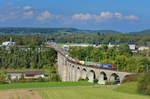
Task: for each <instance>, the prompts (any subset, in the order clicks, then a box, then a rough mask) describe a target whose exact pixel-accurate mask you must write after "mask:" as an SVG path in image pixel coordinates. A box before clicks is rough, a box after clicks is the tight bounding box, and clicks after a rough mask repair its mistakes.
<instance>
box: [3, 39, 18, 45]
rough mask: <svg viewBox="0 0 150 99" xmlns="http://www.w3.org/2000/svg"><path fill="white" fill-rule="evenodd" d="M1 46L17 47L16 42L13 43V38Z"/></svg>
mask: <svg viewBox="0 0 150 99" xmlns="http://www.w3.org/2000/svg"><path fill="white" fill-rule="evenodd" d="M1 46H5V47H10V46H16V42H12V38H10V41H6V42H3V43H2V45H1Z"/></svg>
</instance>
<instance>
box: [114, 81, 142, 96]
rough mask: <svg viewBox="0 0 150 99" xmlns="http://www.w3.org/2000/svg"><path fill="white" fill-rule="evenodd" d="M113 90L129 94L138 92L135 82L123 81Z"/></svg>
mask: <svg viewBox="0 0 150 99" xmlns="http://www.w3.org/2000/svg"><path fill="white" fill-rule="evenodd" d="M113 90H114V91H118V92H124V93H130V94H139V93H138V89H137V82H130V83H125V84H122V85H120V86H118V87H115V88H114V89H113Z"/></svg>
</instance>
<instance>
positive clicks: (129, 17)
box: [125, 15, 138, 20]
mask: <svg viewBox="0 0 150 99" xmlns="http://www.w3.org/2000/svg"><path fill="white" fill-rule="evenodd" d="M125 19H126V20H137V19H138V17H137V16H135V15H129V16H125Z"/></svg>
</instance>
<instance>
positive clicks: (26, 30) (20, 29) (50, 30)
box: [0, 27, 120, 34]
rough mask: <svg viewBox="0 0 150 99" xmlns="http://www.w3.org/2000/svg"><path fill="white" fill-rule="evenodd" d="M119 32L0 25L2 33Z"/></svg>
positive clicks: (111, 31)
mask: <svg viewBox="0 0 150 99" xmlns="http://www.w3.org/2000/svg"><path fill="white" fill-rule="evenodd" d="M98 32H99V33H120V32H117V31H113V30H80V29H76V28H25V27H1V28H0V33H3V34H32V33H40V34H52V33H98Z"/></svg>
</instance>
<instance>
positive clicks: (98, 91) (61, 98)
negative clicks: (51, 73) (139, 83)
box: [39, 87, 150, 99]
mask: <svg viewBox="0 0 150 99" xmlns="http://www.w3.org/2000/svg"><path fill="white" fill-rule="evenodd" d="M131 90H132V89H131ZM39 93H40V95H41V96H42V98H43V99H150V97H149V96H144V95H139V94H130V93H123V92H118V91H114V90H113V89H112V88H106V87H99V88H94V87H87V88H49V89H45V90H39Z"/></svg>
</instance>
